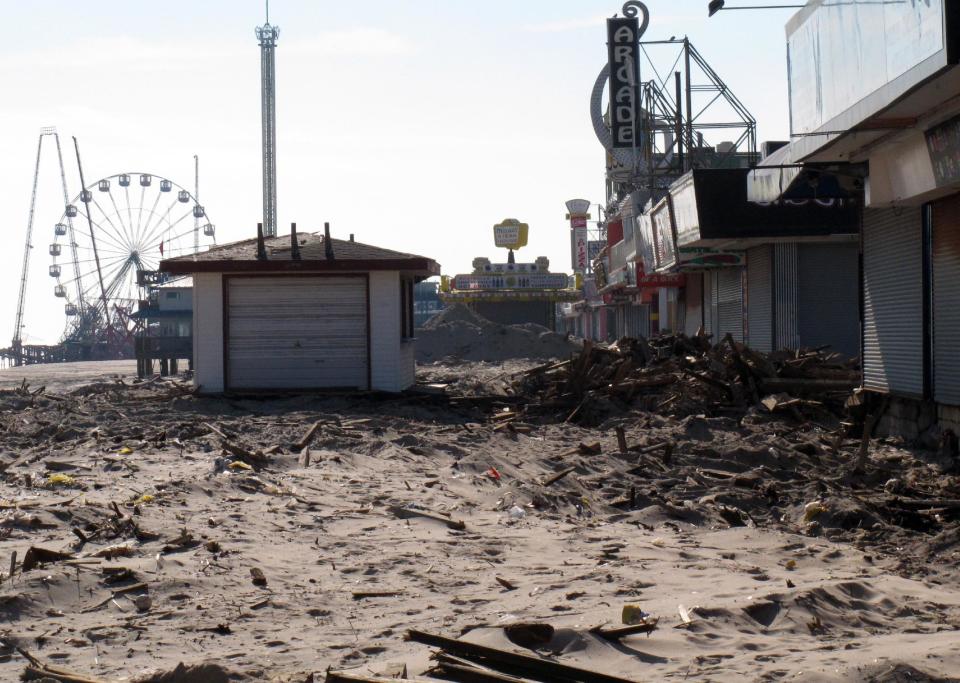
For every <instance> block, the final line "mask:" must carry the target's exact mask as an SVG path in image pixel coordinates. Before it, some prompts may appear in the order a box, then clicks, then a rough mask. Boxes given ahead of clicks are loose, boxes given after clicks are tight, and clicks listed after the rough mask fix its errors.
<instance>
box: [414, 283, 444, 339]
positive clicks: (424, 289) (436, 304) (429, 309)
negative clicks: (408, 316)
mask: <svg viewBox="0 0 960 683" xmlns="http://www.w3.org/2000/svg"><path fill="white" fill-rule="evenodd" d="M443 309H444V305H443V301H441V300H440V283H439V282H418V283H417V284H415V285H414V286H413V324H414V327H416V328H418V329H419V328H421V327H423V323H425V322H427V321H428V320H430V318H432V317H433V316H435V315H436V314H437V313H439V312H440V311H442V310H443Z"/></svg>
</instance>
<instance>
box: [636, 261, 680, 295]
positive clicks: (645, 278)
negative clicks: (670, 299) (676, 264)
mask: <svg viewBox="0 0 960 683" xmlns="http://www.w3.org/2000/svg"><path fill="white" fill-rule="evenodd" d="M686 283H687V276H686V275H685V274H684V273H649V274H648V273H644V272H643V264H642V263H638V264H637V287H640V288H641V289H651V288H657V287H683V286H684V285H686Z"/></svg>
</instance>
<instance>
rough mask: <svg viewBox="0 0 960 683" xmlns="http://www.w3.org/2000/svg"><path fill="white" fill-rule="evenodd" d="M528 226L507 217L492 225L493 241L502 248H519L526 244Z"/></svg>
mask: <svg viewBox="0 0 960 683" xmlns="http://www.w3.org/2000/svg"><path fill="white" fill-rule="evenodd" d="M529 232H530V226H529V225H527V224H526V223H521V222H520V221H518V220H517V219H516V218H507V219H504V220H503V221H501V222H500V223H498V224H497V225H495V226H493V242H494V244H496V245H497V246H498V247H503V248H504V249H519V248H520V247H525V246H527V235H528V233H529Z"/></svg>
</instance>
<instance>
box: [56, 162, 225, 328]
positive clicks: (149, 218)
mask: <svg viewBox="0 0 960 683" xmlns="http://www.w3.org/2000/svg"><path fill="white" fill-rule="evenodd" d="M53 232H54V236H53V242H51V244H50V247H49V253H50V256H51V258H52V262H51V264H50V266H49V274H50V277H52V278H54V279H55V280H56V285H54V288H53V293H54V295H55V296H56V297H58V298H60V299H63V300H64V313H65V314H66V316H67V318H68V327H70V321H71V320H78V318H77V316H83V317H87V318H89V315H90V314H91V313H93V314H96V317H99V318H101V319H110V318H112V317H113V316H114V314H116V313H120V314H122V315H129V314H130V313H131V312H132V311H133V310H135V307H136V305H137V302H138V300H139V299H140V298H141V297H140V295H139V291H138V277H137V273H138V271H143V270H146V271H151V270H156V269H157V266H158V265H159V263H160V261H161V260H162V259H165V258H173V257H176V256H183V255H185V254H192V253H196V252H197V251H199V250H201V249H203V248H206V247H209V246H210V245H211V244H214V243H215V228H214V225H213V224H212V223H211V222H210V221H209V218H208V216H207V214H206V211H205V210H204V208H203V206H201V205H200V204H199V202H197V200H196V198H195V197H194V196H193V195H192V194H191V193H190V192H189V191H187V190H186V189H184V188H183V187H181V186H180V185H178V184H176V183H174V182H173V181H171V180H168V179H166V178H161V177H160V176H155V175H153V174H150V173H119V174H116V175H112V176H108V177H106V178H101V179H100V180H98V181H96V182H94V183H91V184H90V185H88V186H87V187H85V188H84V189H83V190H82V191H81V192H80V194H79V195H77V196H76V197H75V198H74V199H73V201H72V202H70V203H69V204H67V206H66V209H65V211H64V213H63V215H62V216H61V218H60V220H59V221H58V222H57V224H56V225H55V226H54V230H53Z"/></svg>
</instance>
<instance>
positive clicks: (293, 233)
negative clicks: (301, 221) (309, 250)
mask: <svg viewBox="0 0 960 683" xmlns="http://www.w3.org/2000/svg"><path fill="white" fill-rule="evenodd" d="M290 258H292V259H293V260H294V261H299V260H300V243H299V242H298V241H297V224H296V223H291V224H290Z"/></svg>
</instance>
